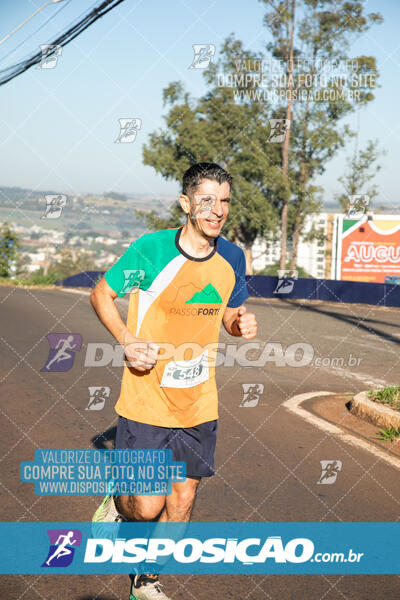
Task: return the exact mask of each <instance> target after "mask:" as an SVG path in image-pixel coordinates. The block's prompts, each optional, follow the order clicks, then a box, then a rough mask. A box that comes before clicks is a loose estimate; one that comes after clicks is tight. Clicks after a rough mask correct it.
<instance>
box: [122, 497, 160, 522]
mask: <svg viewBox="0 0 400 600" xmlns="http://www.w3.org/2000/svg"><path fill="white" fill-rule="evenodd" d="M116 505H117V509H118V511H119V512H121V514H122V515H123V516H125V517H127V518H128V519H131V520H134V521H154V520H155V519H157V518H158V516H159V514H160V513H161V511H162V509H163V508H164V506H165V497H164V496H157V497H154V496H145V497H143V496H140V497H138V496H119V498H118V499H117V502H116Z"/></svg>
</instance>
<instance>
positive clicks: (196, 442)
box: [115, 416, 218, 478]
mask: <svg viewBox="0 0 400 600" xmlns="http://www.w3.org/2000/svg"><path fill="white" fill-rule="evenodd" d="M217 429H218V421H217V420H215V421H207V423H201V424H200V425H196V426H195V427H183V428H175V427H174V428H172V427H158V426H157V425H148V424H147V423H139V422H138V421H132V420H130V419H125V417H121V416H120V417H119V418H118V425H117V436H116V439H115V448H116V449H127V448H128V449H140V448H144V449H146V450H149V449H152V450H161V449H170V450H172V458H173V460H176V461H178V460H179V461H184V462H186V476H187V477H193V478H196V477H211V476H212V475H214V472H215V471H214V451H215V444H216V441H217Z"/></svg>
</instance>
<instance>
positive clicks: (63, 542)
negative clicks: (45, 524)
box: [46, 531, 76, 567]
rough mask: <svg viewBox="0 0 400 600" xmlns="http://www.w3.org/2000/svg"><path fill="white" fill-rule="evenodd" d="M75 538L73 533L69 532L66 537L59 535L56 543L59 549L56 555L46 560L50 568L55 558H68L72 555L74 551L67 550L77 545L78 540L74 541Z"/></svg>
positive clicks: (55, 552)
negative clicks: (68, 555)
mask: <svg viewBox="0 0 400 600" xmlns="http://www.w3.org/2000/svg"><path fill="white" fill-rule="evenodd" d="M73 536H74V532H73V531H68V533H67V534H66V535H59V536H58V539H57V541H56V546H57V548H56V549H55V551H54V553H53V554H52V555H51V556H50V558H48V559H47V560H46V565H47V566H48V567H49V566H50V563H51V561H52V560H53V559H54V558H61V557H62V556H67V554H71V552H72V550H71V549H70V548H67V546H73V545H74V544H75V543H76V540H74V539H72V538H73Z"/></svg>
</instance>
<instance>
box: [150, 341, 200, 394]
mask: <svg viewBox="0 0 400 600" xmlns="http://www.w3.org/2000/svg"><path fill="white" fill-rule="evenodd" d="M208 371H209V368H208V350H206V351H205V352H203V354H200V356H197V357H196V358H192V359H191V360H180V361H174V360H172V361H171V362H169V363H168V364H167V365H166V367H165V369H164V373H163V376H162V380H161V384H160V385H161V387H172V388H190V387H194V386H195V385H199V383H203V382H204V381H207V379H208V377H209V373H208Z"/></svg>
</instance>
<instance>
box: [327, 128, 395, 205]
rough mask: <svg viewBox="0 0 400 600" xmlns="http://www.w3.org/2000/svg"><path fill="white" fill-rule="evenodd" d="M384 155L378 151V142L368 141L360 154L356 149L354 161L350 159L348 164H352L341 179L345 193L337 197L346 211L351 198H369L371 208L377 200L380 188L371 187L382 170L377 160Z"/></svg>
mask: <svg viewBox="0 0 400 600" xmlns="http://www.w3.org/2000/svg"><path fill="white" fill-rule="evenodd" d="M382 154H384V152H381V151H380V150H379V149H378V141H377V140H368V142H367V145H366V147H365V149H364V150H361V151H360V152H358V151H357V147H356V150H355V153H354V157H353V159H351V158H348V160H347V162H348V163H350V167H349V168H348V169H346V171H345V173H344V175H343V176H342V177H339V181H340V183H341V184H342V186H343V188H344V190H345V191H344V193H342V194H337V195H336V199H337V200H338V202H339V204H340V206H341V208H342V209H343V210H344V211H347V210H348V208H349V196H354V195H366V196H368V200H369V204H368V206H369V207H370V206H371V204H372V201H373V200H375V199H376V198H377V196H378V188H377V186H376V185H374V184H372V185H371V184H370V182H371V181H372V180H373V179H374V177H375V175H376V174H377V173H378V171H380V169H381V165H379V164H377V160H378V158H379V156H380V155H382Z"/></svg>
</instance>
